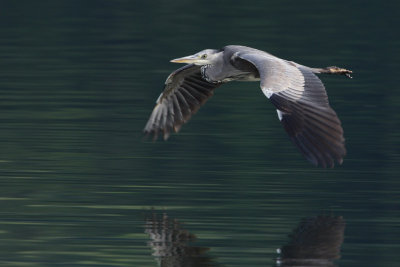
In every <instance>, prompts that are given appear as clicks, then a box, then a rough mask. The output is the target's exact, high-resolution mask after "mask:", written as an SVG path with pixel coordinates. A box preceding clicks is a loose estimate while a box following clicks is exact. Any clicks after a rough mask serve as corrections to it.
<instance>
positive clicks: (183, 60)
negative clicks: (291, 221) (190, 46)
mask: <svg viewBox="0 0 400 267" xmlns="http://www.w3.org/2000/svg"><path fill="white" fill-rule="evenodd" d="M197 60H198V57H197V56H194V55H191V56H187V57H180V58H175V59H173V60H171V61H170V62H172V63H188V64H189V63H194V62H196V61H197Z"/></svg>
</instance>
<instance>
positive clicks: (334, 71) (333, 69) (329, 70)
mask: <svg viewBox="0 0 400 267" xmlns="http://www.w3.org/2000/svg"><path fill="white" fill-rule="evenodd" d="M323 70H324V71H323V72H325V73H328V74H339V75H346V77H349V78H353V77H351V75H350V74H352V73H353V72H352V71H351V70H346V69H342V68H338V67H336V66H331V67H326V68H324V69H323Z"/></svg>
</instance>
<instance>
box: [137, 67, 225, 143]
mask: <svg viewBox="0 0 400 267" xmlns="http://www.w3.org/2000/svg"><path fill="white" fill-rule="evenodd" d="M218 86H220V84H219V83H209V82H207V81H205V80H204V79H203V78H202V76H201V71H200V67H199V66H196V65H193V64H189V65H185V66H183V67H182V68H179V69H177V70H176V71H174V72H173V73H171V74H170V75H169V76H168V78H167V80H166V82H165V88H164V91H163V92H162V93H161V95H160V96H159V98H158V99H157V102H156V106H155V107H154V109H153V112H152V113H151V115H150V118H149V120H148V122H147V124H146V126H145V128H144V130H143V131H144V132H145V134H147V135H153V139H157V137H158V133H159V132H162V133H163V137H164V139H168V137H169V135H170V133H171V132H172V131H175V132H178V131H179V129H180V127H181V126H182V124H184V123H186V122H187V121H188V120H189V119H190V117H191V116H192V115H193V114H195V113H196V112H197V110H198V109H199V108H200V106H201V105H203V104H204V103H205V102H206V101H207V100H208V99H209V98H210V97H211V96H212V95H213V90H214V89H215V88H217V87H218Z"/></svg>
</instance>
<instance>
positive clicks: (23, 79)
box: [0, 0, 400, 266]
mask: <svg viewBox="0 0 400 267" xmlns="http://www.w3.org/2000/svg"><path fill="white" fill-rule="evenodd" d="M399 8H400V4H399V2H398V1H282V0H279V1H278V0H274V1H183V0H182V1H116V0H114V1H71V0H68V1H1V2H0V13H1V15H0V240H1V242H0V263H1V265H2V266H3V265H4V266H22V265H23V264H24V263H25V264H29V266H72V265H75V266H155V265H156V262H155V260H154V259H153V258H152V256H151V253H152V251H151V249H150V247H148V246H147V245H146V242H147V241H148V236H147V235H146V234H145V233H144V227H143V225H144V218H145V216H146V214H148V213H149V212H150V210H151V208H155V209H156V210H157V211H158V212H167V213H168V215H169V216H171V217H173V218H177V219H178V220H179V221H181V222H182V223H184V227H185V229H187V230H189V231H190V232H192V233H194V234H196V235H197V237H198V240H197V242H196V244H197V245H198V246H202V247H209V248H210V251H209V252H208V255H209V256H210V257H212V258H213V259H214V261H215V262H217V263H220V264H222V265H225V266H273V265H274V262H275V259H276V257H277V254H276V249H277V248H278V247H280V246H282V245H283V244H284V243H285V242H287V234H288V233H289V232H290V231H291V229H293V228H294V227H295V226H296V224H297V223H298V221H299V220H300V219H301V218H302V217H305V216H313V215H318V214H333V215H338V216H343V217H344V219H345V221H346V231H345V241H344V244H343V246H342V259H341V260H339V261H338V262H337V264H338V265H339V266H395V265H396V264H398V263H399V262H400V256H399V253H398V251H399V249H400V245H399V239H400V182H399V178H398V176H399V174H400V140H399V138H400V133H399V131H400V125H399V123H400V115H399V108H400V93H399V90H400V89H399V87H398V84H399V81H400V78H399V67H400V64H399V62H400V61H399V60H400V56H399V55H400V53H399V47H400V37H399V36H400V35H399V26H400V23H399V17H400V14H399ZM227 44H241V45H247V46H251V47H255V48H259V49H262V50H266V51H268V52H270V53H272V54H274V55H276V56H279V57H282V58H285V59H289V60H293V61H296V62H298V63H301V64H304V65H308V66H313V67H325V66H331V65H337V66H340V67H345V68H348V69H352V70H353V71H354V79H347V78H345V77H341V76H338V77H336V76H326V77H322V76H321V78H322V80H323V81H324V83H325V85H326V87H327V90H328V94H329V97H330V102H331V105H332V106H333V108H334V109H335V110H336V112H337V113H338V115H339V117H340V118H341V120H342V123H343V128H344V130H345V138H346V144H347V149H348V155H347V156H346V158H345V160H344V163H343V165H342V166H338V167H336V168H335V169H329V170H325V169H319V168H315V167H314V166H312V165H311V164H309V163H308V162H307V161H306V160H305V159H304V158H302V156H301V155H300V154H299V153H298V152H297V150H296V148H295V147H294V146H293V145H292V144H291V143H290V142H289V140H288V137H287V136H286V134H285V132H284V130H283V128H282V127H281V125H280V123H279V121H278V119H277V116H276V112H275V109H274V108H273V106H272V105H271V104H270V103H268V100H267V99H266V98H265V97H264V96H263V94H262V92H261V90H260V88H259V84H257V83H230V84H226V85H224V86H222V87H220V88H218V89H217V91H216V93H215V96H214V97H213V98H212V99H211V100H210V101H208V103H207V104H206V105H205V106H204V107H203V108H201V109H200V111H199V112H198V114H196V116H194V117H193V118H192V120H191V121H190V122H189V123H188V124H187V125H184V126H183V128H182V130H181V133H180V134H179V135H173V136H172V137H171V138H170V140H169V141H168V142H163V141H159V142H156V143H152V142H149V141H143V140H142V129H143V127H144V125H145V123H146V120H147V118H148V116H149V115H150V112H151V110H152V108H153V106H154V102H155V100H156V98H157V97H158V95H159V93H160V92H161V90H162V88H163V83H164V81H165V79H166V77H167V76H168V74H169V73H170V72H172V71H173V70H174V69H176V68H178V67H179V66H178V65H176V64H172V63H169V60H170V59H173V58H177V57H181V56H185V55H189V54H193V53H195V52H197V51H199V50H202V49H204V48H220V47H222V46H224V45H227Z"/></svg>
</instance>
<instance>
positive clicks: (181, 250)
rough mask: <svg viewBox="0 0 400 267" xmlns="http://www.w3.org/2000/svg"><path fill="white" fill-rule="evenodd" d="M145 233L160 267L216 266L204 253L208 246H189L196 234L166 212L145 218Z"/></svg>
mask: <svg viewBox="0 0 400 267" xmlns="http://www.w3.org/2000/svg"><path fill="white" fill-rule="evenodd" d="M145 233H147V234H148V235H149V237H150V241H149V242H148V244H149V246H150V247H151V248H152V249H153V254H152V255H153V256H154V258H155V259H156V261H157V262H158V264H159V266H161V267H196V266H198V267H209V266H217V265H216V264H213V263H212V261H211V259H210V258H209V257H208V256H207V255H206V252H207V251H208V250H209V248H206V247H195V246H191V244H190V243H191V242H192V241H194V240H195V239H196V236H195V235H194V234H192V233H189V232H188V231H187V230H184V229H182V228H181V225H180V223H179V222H178V221H177V220H176V219H173V220H171V219H170V218H168V216H167V214H165V213H164V214H163V215H162V216H158V215H157V214H155V213H153V214H152V215H151V216H150V218H148V219H146V223H145Z"/></svg>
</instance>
